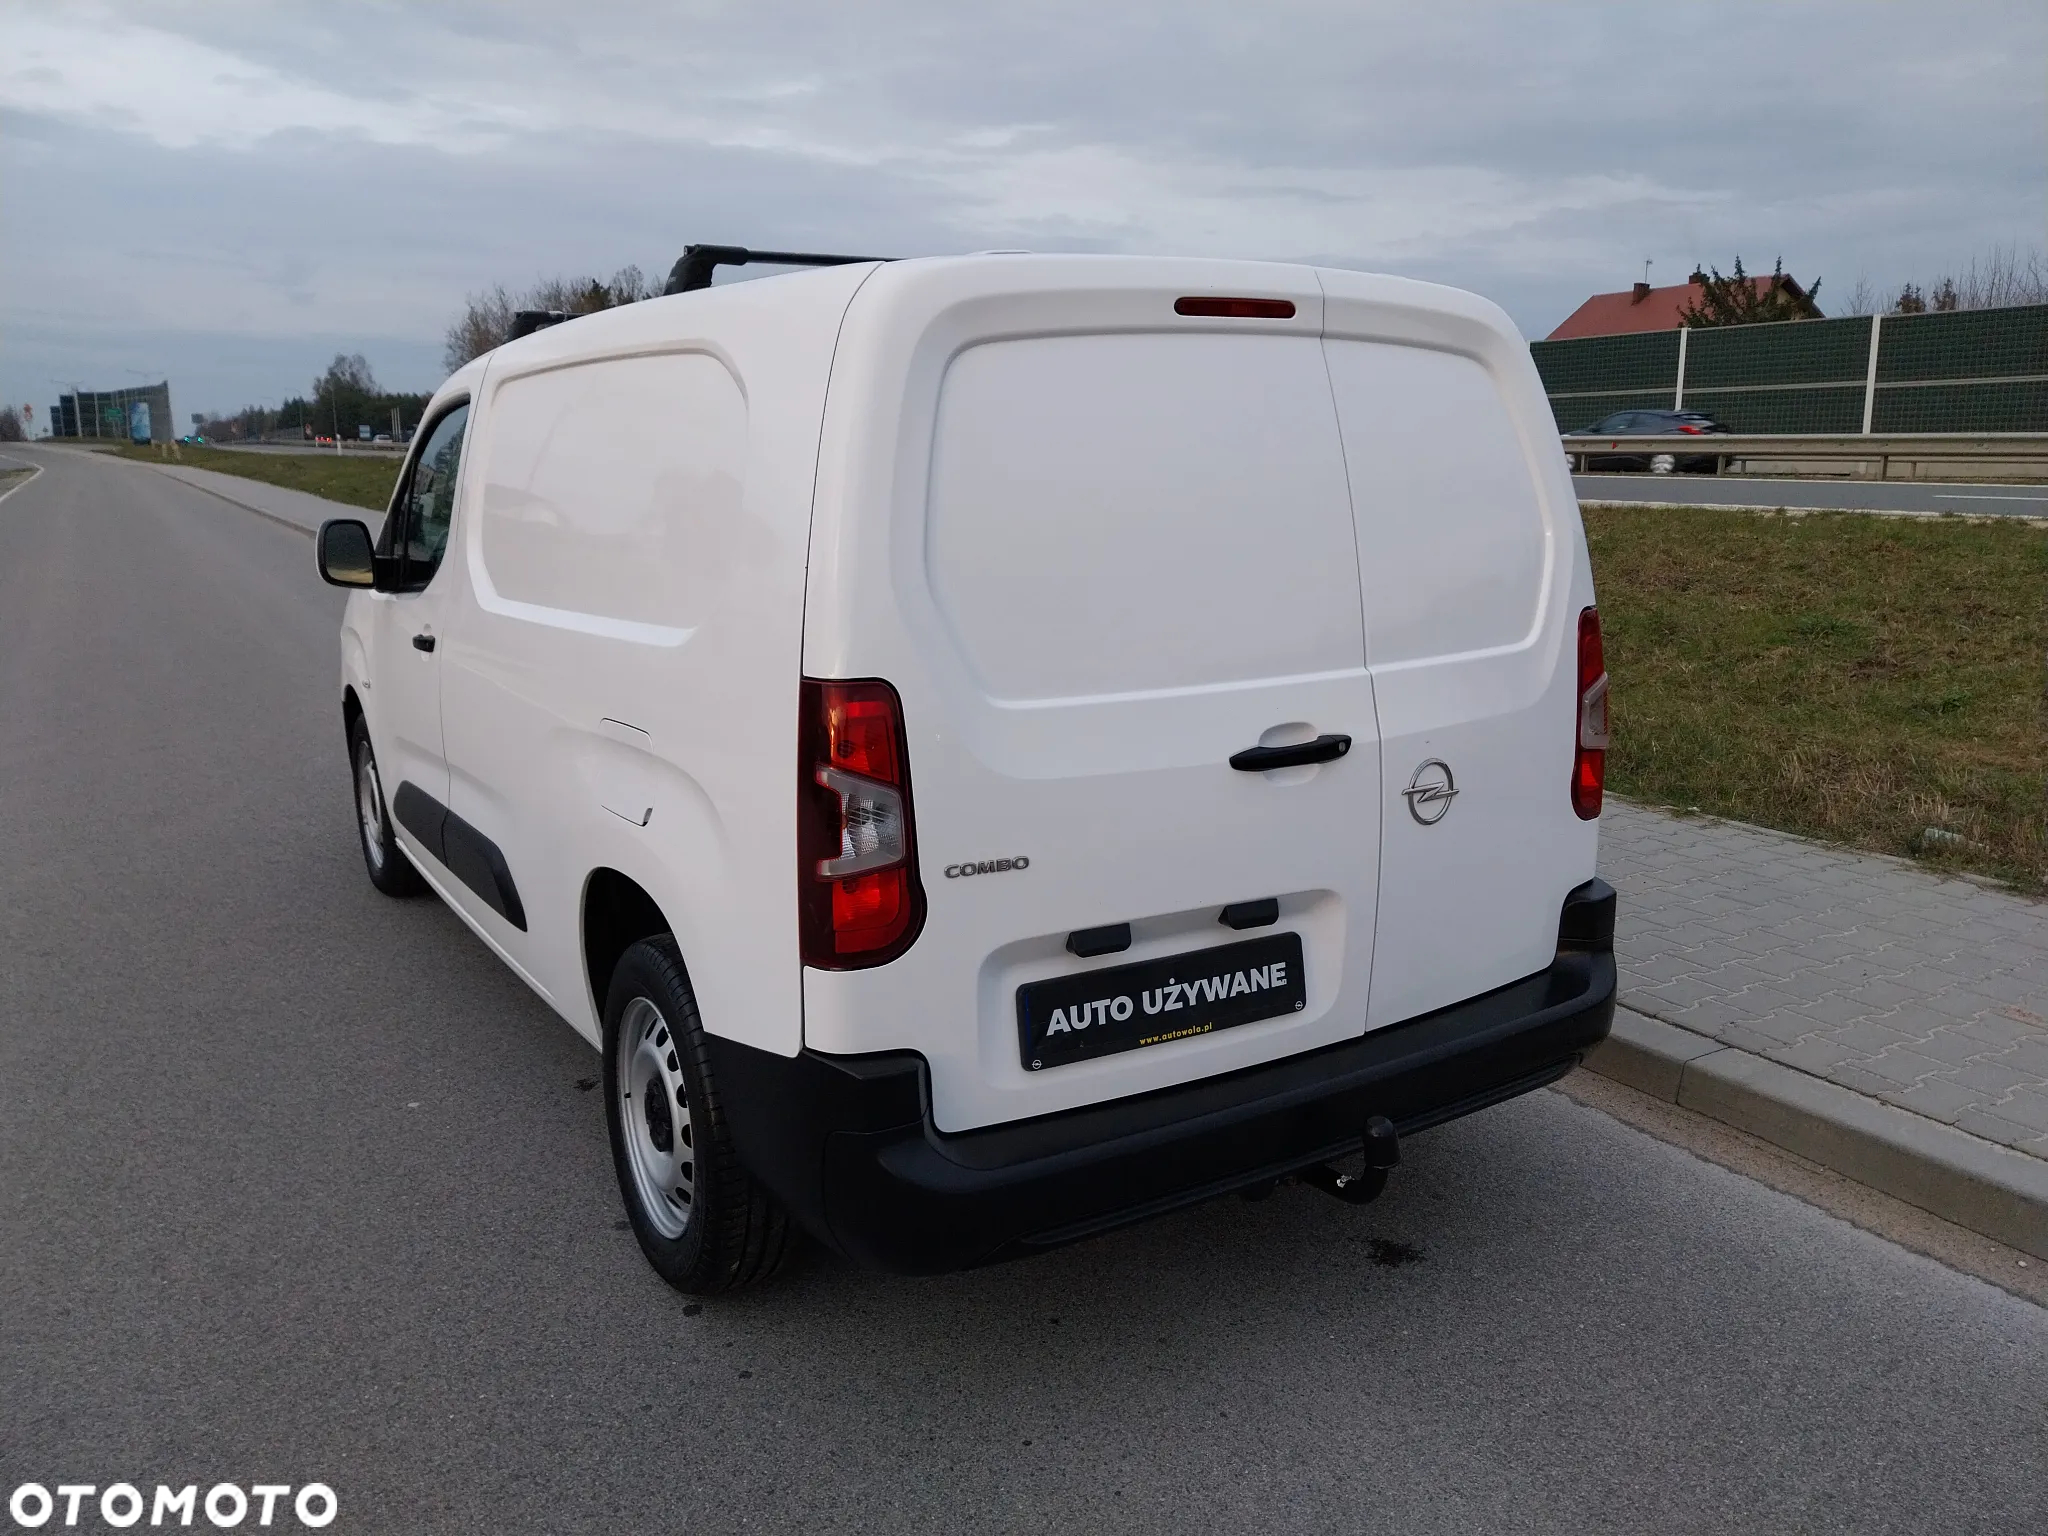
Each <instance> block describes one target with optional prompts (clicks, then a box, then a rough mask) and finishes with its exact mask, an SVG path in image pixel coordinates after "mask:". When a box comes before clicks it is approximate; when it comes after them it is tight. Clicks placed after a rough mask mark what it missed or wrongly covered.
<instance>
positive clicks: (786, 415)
mask: <svg viewBox="0 0 2048 1536" xmlns="http://www.w3.org/2000/svg"><path fill="white" fill-rule="evenodd" d="M744 256H745V253H744V252H741V253H739V257H738V259H744ZM727 259H731V258H727ZM680 265H681V264H679V267H680ZM319 550H320V565H321V571H322V574H323V575H324V576H325V577H326V578H327V579H328V580H329V581H332V582H335V583H336V584H339V585H344V586H352V587H359V588H364V589H365V590H362V591H359V592H357V593H356V594H354V595H353V596H352V597H351V599H350V601H349V605H348V610H347V617H346V619H345V621H344V624H343V628H342V668H341V673H342V675H341V706H342V716H343V720H344V722H345V724H346V727H347V731H348V738H349V750H350V753H351V759H352V766H353V769H354V777H355V787H356V796H357V806H358V810H359V813H360V814H359V820H360V824H361V831H362V842H363V853H364V857H365V860H366V861H367V863H368V866H369V873H370V878H371V879H372V881H374V882H375V883H376V885H377V886H378V888H379V889H380V890H384V891H387V892H390V893H392V894H404V893H407V892H410V891H413V890H416V889H418V888H419V887H420V886H421V885H422V884H424V885H425V886H427V887H430V888H431V889H432V890H433V891H434V892H435V893H436V894H438V895H439V896H440V897H441V898H442V899H443V900H444V901H446V902H447V903H448V904H449V905H450V906H452V907H453V908H454V909H455V910H456V912H458V913H459V914H460V915H461V916H462V918H463V919H464V920H465V921H466V922H467V923H468V924H469V925H470V926H471V927H472V928H473V929H474V930H475V931H476V933H477V934H478V935H479V936H480V937H481V938H482V939H483V941H484V942H485V943H486V944H488V945H489V946H490V947H491V948H492V949H493V950H495V951H496V952H497V954H498V955H499V957H500V958H502V959H503V960H504V962H505V963H506V964H507V965H509V966H510V967H511V968H512V969H513V970H514V971H516V972H517V973H518V974H519V976H520V977H521V978H522V979H523V980H524V981H525V982H526V983H527V984H528V985H529V986H531V987H532V988H533V989H534V990H535V991H536V992H538V993H539V994H540V995H541V996H542V997H543V998H545V999H546V1000H547V1002H548V1003H549V1004H551V1005H552V1006H553V1007H554V1008H555V1009H556V1010H557V1011H558V1012H559V1013H561V1014H562V1016H563V1017H564V1018H566V1019H567V1020H568V1021H569V1022H570V1024H571V1025H573V1026H574V1027H575V1028H576V1029H577V1030H578V1031H579V1032H580V1033H581V1034H583V1035H584V1036H585V1037H586V1038H587V1039H588V1040H589V1041H590V1042H591V1043H592V1044H593V1045H596V1046H599V1047H600V1048H601V1049H602V1050H603V1053H604V1068H603V1077H602V1082H603V1084H604V1087H605V1097H606V1102H607V1116H608V1119H609V1123H610V1130H611V1140H612V1152H613V1156H614V1159H615V1161H616V1163H617V1169H618V1177H619V1187H620V1189H621V1191H622V1193H623V1195H624V1199H625V1204H626V1208H627V1211H628V1213H629V1215H630V1216H631V1219H632V1226H633V1229H634V1232H635V1233H636V1234H637V1236H638V1238H639V1241H640V1244H641V1247H642V1248H643V1249H644V1250H645V1252H646V1254H647V1256H648V1258H649V1259H650V1260H651V1261H652V1262H653V1264H654V1266H655V1267H656V1268H657V1269H658V1270H659V1271H660V1272H661V1273H662V1274H663V1275H664V1276H665V1277H666V1278H667V1279H668V1280H670V1281H671V1282H672V1283H673V1284H675V1285H677V1286H678V1287H680V1288H682V1289H684V1290H687V1291H694V1292H706V1291H716V1290H720V1289H724V1288H727V1287H730V1286H732V1285H735V1284H739V1283H742V1282H745V1281H748V1280H751V1279H754V1278H756V1277H758V1276H760V1275H762V1274H764V1273H766V1272H767V1271H768V1270H770V1269H772V1268H773V1267H774V1265H775V1264H776V1262H777V1261H778V1260H779V1259H780V1257H781V1255H782V1253H783V1251H784V1249H785V1247H786V1246H787V1244H788V1242H789V1240H790V1235H791V1223H792V1222H793V1223H794V1224H795V1225H796V1226H799V1227H801V1228H802V1229H804V1230H806V1231H808V1232H809V1233H810V1234H811V1235H812V1236H814V1237H815V1238H817V1239H818V1240H819V1241H821V1242H823V1243H826V1244H828V1245H830V1246H831V1247H833V1248H835V1249H837V1250H838V1251H840V1252H842V1253H844V1254H847V1255H849V1256H851V1257H852V1258H854V1259H856V1260H859V1261H861V1262H864V1263H868V1264H873V1265H878V1266H883V1267H887V1268H890V1269H895V1270H900V1271H935V1270H944V1269H951V1268H958V1267H962V1266H966V1265H973V1264H979V1263H983V1262H986V1261H989V1260H993V1259H998V1258H1005V1257H1010V1256H1014V1255H1019V1254H1024V1253H1029V1252H1032V1251H1035V1250H1038V1249H1042V1248H1046V1247H1049V1246H1052V1245H1055V1244H1060V1243H1065V1242H1069V1241H1072V1240H1074V1239H1076V1238H1080V1237H1084V1236H1087V1235H1089V1234H1092V1233H1096V1232H1100V1231H1103V1230H1105V1229H1108V1228H1111V1227H1115V1226H1117V1225H1120V1224H1122V1223H1126V1222H1130V1221H1135V1220H1138V1219H1141V1218H1144V1217H1147V1216H1150V1215H1153V1214H1156V1213H1158V1212H1161V1211H1166V1210H1169V1209H1172V1208H1174V1207H1176V1206H1181V1205H1185V1204H1188V1203H1190V1202H1193V1201H1198V1200H1204V1199H1208V1198H1210V1197H1212V1196H1215V1195H1218V1194H1221V1193H1224V1192H1227V1191H1233V1190H1235V1191H1242V1192H1245V1193H1248V1194H1252V1195H1257V1194H1260V1193H1263V1192H1264V1191H1266V1190H1269V1189H1271V1188H1272V1186H1273V1185H1274V1183H1275V1182H1276V1181H1278V1180H1281V1179H1285V1178H1298V1179H1301V1180H1304V1181H1306V1182H1308V1183H1311V1184H1314V1185H1317V1186H1319V1187H1322V1188H1324V1189H1327V1190H1329V1191H1331V1192H1332V1193H1335V1194H1338V1195H1341V1196H1343V1197H1344V1198H1346V1199H1349V1200H1353V1201H1362V1200H1364V1199H1369V1198H1371V1196H1372V1195H1374V1194H1376V1193H1378V1192H1379V1189H1380V1187H1381V1186H1382V1184H1383V1183H1384V1181H1385V1178H1386V1169H1387V1168H1388V1167H1389V1166H1391V1165H1392V1164H1393V1163H1394V1161H1395V1159H1396V1147H1397V1141H1398V1137H1399V1136H1401V1135H1404V1134H1407V1133H1409V1132H1412V1131H1416V1130H1419V1129H1421V1128H1423V1127H1426V1126H1430V1125H1435V1124H1437V1123H1439V1122H1441V1121H1444V1120H1447V1119H1450V1118H1452V1117H1453V1116H1457V1115H1462V1114H1465V1113H1467V1112H1469V1111H1472V1110H1475V1109H1479V1108H1482V1107H1484V1106H1486V1105H1489V1104H1493V1103H1497V1102H1499V1101H1500V1100H1502V1099H1505V1098H1508V1097H1510V1096H1512V1095H1514V1094H1518V1093H1522V1092H1525V1091H1527V1090H1529V1089H1531V1088H1534V1087H1537V1086H1539V1085H1541V1084H1543V1083H1547V1082H1549V1081H1551V1080H1553V1079H1555V1078H1557V1077H1559V1076H1560V1075H1562V1074H1563V1073H1564V1072H1565V1071H1567V1070H1568V1069H1569V1068H1570V1067H1571V1066H1572V1065H1573V1064H1574V1063H1575V1062H1576V1061H1577V1060H1578V1059H1579V1057H1580V1056H1581V1054H1582V1053H1584V1052H1585V1051H1586V1049H1587V1048H1588V1047H1589V1046H1591V1045H1593V1044H1594V1043H1595V1042H1597V1041H1598V1040H1600V1039H1601V1038H1602V1037H1603V1036H1604V1035H1605V1034H1606V1032H1607V1029H1608V1025H1609V1021H1610V1019H1611V1017H1612V1013H1613V1006H1614V1002H1613V1000H1614V985H1615V972H1614V962H1613V956H1612V933H1613V922H1614V893H1613V891H1612V890H1611V889H1609V888H1608V887H1607V886H1605V885H1603V884H1602V883H1601V882H1599V881H1598V880H1596V879H1595V878H1594V852H1595V845H1596V840H1597V830H1598V821H1597V817H1598V815H1599V811H1600V795H1601V781H1602V773H1603V766H1604V748H1605V746H1606V675H1605V671H1604V668H1603V666H1602V662H1601V650H1600V634H1599V625H1598V620H1597V617H1596V615H1595V612H1594V608H1593V582H1592V573H1591V570H1590V567H1589V565H1588V563H1587V558H1586V546H1585V540H1584V535H1583V533H1582V530H1581V527H1580V523H1579V514H1578V504H1577V502H1576V500H1575V499H1574V496H1573V493H1572V487H1571V482H1570V480H1569V479H1568V477H1567V476H1566V473H1565V466H1564V461H1563V458H1562V456H1561V455H1560V454H1559V452H1558V449H1557V436H1556V429H1555V427H1554V425H1553V423H1552V419H1551V415H1550V411H1549V408H1548V406H1547V404H1546V403H1545V400H1544V395H1543V390H1542V387H1541V385H1540V384H1539V383H1538V380H1537V376H1536V372H1535V369H1534V368H1533V367H1532V366H1531V363H1530V360H1529V355H1528V350H1527V348H1526V347H1525V346H1524V344H1523V342H1522V340H1521V338H1520V337H1519V336H1518V335H1517V334H1516V332H1515V330H1514V328H1513V326H1512V325H1511V323H1510V322H1509V321H1508V320H1507V318H1506V317H1505V316H1504V315H1503V314H1502V313H1501V311H1500V310H1499V309H1497V308H1495V307H1494V306H1493V305H1492V304H1489V303H1487V302H1485V301H1484V300H1481V299H1478V298H1475V297H1473V296H1471V295H1469V294H1465V293H1460V292H1456V291H1454V290H1451V289H1446V288H1438V287H1433V286H1429V285H1426V284H1422V283H1415V282H1408V281H1403V280H1399V279H1393V278H1386V277H1372V276H1366V275H1363V274H1360V273H1356V272H1342V271H1326V270H1320V269H1314V268H1309V267H1297V266H1280V265H1267V264H1262V263H1250V262H1232V261H1205V260H1153V259H1139V258H1119V257H1096V256H1037V255H1023V254H990V255H982V256H973V257H961V258H949V259H929V260H912V261H901V262H875V261H857V262H856V261H845V262H843V263H841V264H838V265H832V266H829V267H826V268H825V269H823V270H819V271H813V272H803V273H797V274H794V275H787V276H781V277H772V278H766V279H762V280H759V281H754V282H745V283H732V284H727V285H724V286H720V287H718V288H714V289H707V290H704V291H691V292H683V293H679V294H676V295H675V296H673V297H664V298H660V299H655V300H651V301H648V302H645V303H640V304H635V305H632V306H630V307H628V308H623V309H615V310H611V311H608V312H605V313H602V314H596V315H591V316H587V317H584V318H580V319H577V320H574V321H573V322H571V323H568V324H560V325H554V326H551V327H549V328H547V329H543V330H540V331H538V332H537V333H535V334H531V335H528V336H525V337H523V338H522V339H518V340H515V341H512V342H509V343H507V344H506V345H504V346H502V347H500V348H499V349H498V350H497V351H495V352H493V353H491V354H489V355H488V356H487V357H485V358H482V359H479V360H478V361H476V362H474V363H472V364H470V365H469V366H468V367H466V368H464V369H463V370H462V371H461V372H459V373H457V374H456V375H455V376H454V377H453V378H451V379H450V380H449V381H448V382H447V383H446V384H445V385H444V386H443V387H442V388H441V390H440V392H439V393H438V394H437V395H436V396H435V398H434V401H433V404H432V407H431V409H430V410H429V412H428V413H427V417H426V419H425V421H424V423H423V425H422V427H421V429H420V431H419V433H418V436H417V439H416V441H415V443H414V445H413V451H412V453H411V455H410V456H409V461H408V466H407V468H406V470H405V472H404V475H403V476H402V477H401V480H400V483H399V488H398V491H397V493H396V495H395V497H394V499H393V503H392V507H391V510H390V512H389V513H388V515H387V516H386V518H385V522H384V526H383V530H382V532H381V534H379V535H378V536H376V537H375V538H374V539H373V538H372V536H371V534H370V532H369V530H368V529H367V528H365V527H364V525H363V524H361V523H357V522H335V523H329V524H328V525H326V526H325V527H324V528H323V529H322V530H321V533H320V539H319ZM1360 1154H1363V1165H1362V1166H1359V1165H1358V1161H1357V1160H1358V1158H1359V1156H1360ZM1345 1159H1350V1162H1349V1164H1347V1167H1348V1168H1349V1169H1350V1170H1351V1171H1348V1172H1344V1173H1340V1172H1338V1171H1336V1170H1335V1168H1333V1166H1332V1164H1333V1163H1336V1162H1338V1161H1340V1160H1345Z"/></svg>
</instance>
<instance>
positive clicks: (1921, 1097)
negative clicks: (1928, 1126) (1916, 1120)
mask: <svg viewBox="0 0 2048 1536" xmlns="http://www.w3.org/2000/svg"><path fill="white" fill-rule="evenodd" d="M1982 1100H1983V1096H1982V1095H1981V1094H1979V1093H1978V1092H1977V1090H1976V1089H1974V1088H1965V1087H1964V1086H1963V1085H1962V1084H1961V1083H1958V1082H1956V1081H1955V1080H1954V1079H1952V1078H1946V1077H1928V1078H1922V1079H1921V1080H1920V1081H1919V1082H1917V1083H1915V1084H1914V1085H1913V1086H1912V1087H1911V1088H1908V1089H1907V1090H1906V1091H1905V1092H1903V1093H1901V1094H1900V1095H1899V1096H1898V1097H1897V1098H1896V1099H1895V1100H1894V1101H1893V1102H1894V1103H1896V1104H1898V1105H1899V1107H1900V1108H1902V1109H1910V1110H1912V1111H1913V1112H1914V1113H1916V1114H1922V1115H1927V1116H1929V1117H1931V1118H1933V1119H1936V1120H1939V1121H1941V1122H1943V1123H1944V1124H1947V1125H1953V1124H1955V1119H1956V1116H1957V1115H1959V1114H1961V1113H1962V1112H1963V1111H1964V1110H1966V1109H1971V1108H1974V1107H1975V1106H1976V1105H1977V1104H1979V1103H1981V1102H1982Z"/></svg>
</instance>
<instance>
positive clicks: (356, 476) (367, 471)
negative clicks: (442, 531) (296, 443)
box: [111, 444, 400, 512]
mask: <svg viewBox="0 0 2048 1536" xmlns="http://www.w3.org/2000/svg"><path fill="white" fill-rule="evenodd" d="M111 451H113V452H117V453H119V454H121V456H122V457H124V458H130V459H142V460H145V461H147V462H148V463H151V464H168V463H173V462H175V463H179V464H186V465H189V466H191V467H192V468H193V469H210V470H213V471H215V472H216V473H218V474H223V475H240V476H241V477H242V478H243V479H244V480H261V481H262V482H263V483H264V484H266V485H281V486H284V487H286V488H287V489H288V490H294V491H305V492H306V493H307V494H309V495H312V496H324V497H326V498H327V499H328V500H329V501H342V502H347V503H348V505H350V506H352V507H363V508H365V509H367V510H369V511H372V512H382V511H383V510H384V508H385V507H386V506H387V505H389V504H390V501H391V487H392V486H393V485H395V484H396V483H397V481H398V471H399V467H400V456H399V455H398V454H395V453H394V454H392V455H390V456H389V457H388V458H371V457H370V456H368V455H366V454H333V453H238V452H235V451H233V450H230V449H226V448H191V447H186V446H185V445H183V444H180V445H179V447H178V457H177V458H176V459H175V460H173V459H171V458H170V457H169V456H168V455H167V454H166V453H165V452H164V451H163V450H162V449H159V448H137V447H134V446H132V445H126V444H124V445H123V446H121V447H119V448H117V449H114V450H111Z"/></svg>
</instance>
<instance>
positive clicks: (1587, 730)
mask: <svg viewBox="0 0 2048 1536" xmlns="http://www.w3.org/2000/svg"><path fill="white" fill-rule="evenodd" d="M1577 697H1578V738H1577V741H1576V743H1575V745H1574V750H1573V752H1572V809H1573V810H1574V811H1576V812H1577V813H1578V816H1579V820H1581V821H1591V820H1593V819H1594V818H1595V817H1596V816H1598V815H1599V814H1600V800H1601V795H1602V793H1603V791H1604V790H1605V789H1606V787H1607V656H1606V652H1605V651H1604V649H1603V648H1602V647H1601V644H1600V610H1599V609H1597V608H1582V609H1580V610H1579V691H1578V695H1577Z"/></svg>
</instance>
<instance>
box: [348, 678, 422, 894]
mask: <svg viewBox="0 0 2048 1536" xmlns="http://www.w3.org/2000/svg"><path fill="white" fill-rule="evenodd" d="M348 759H349V766H350V767H351V768H353V769H354V770H355V784H356V833H357V835H358V836H359V838H360V839H361V841H362V845H363V867H364V868H365V869H367V870H368V871H369V872H370V884H372V885H374V886H375V887H377V889H378V890H380V891H382V892H383V893H384V894H385V895H386V896H417V895H418V894H419V893H420V892H421V891H423V890H425V889H426V882H425V881H423V880H422V879H420V872H419V871H418V870H416V869H414V868H413V867H412V860H410V859H408V858H407V857H406V856H405V850H404V849H403V848H401V847H399V846H398V834H397V833H395V832H394V831H392V829H391V808H390V804H389V802H388V801H386V800H385V798H384V781H383V779H382V777H381V776H380V775H379V774H378V772H377V754H376V753H375V752H373V751H372V750H371V749H370V728H369V726H368V725H366V724H364V722H363V717H362V716H361V715H358V716H356V718H355V720H354V721H353V722H352V723H351V724H350V726H349V728H348Z"/></svg>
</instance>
